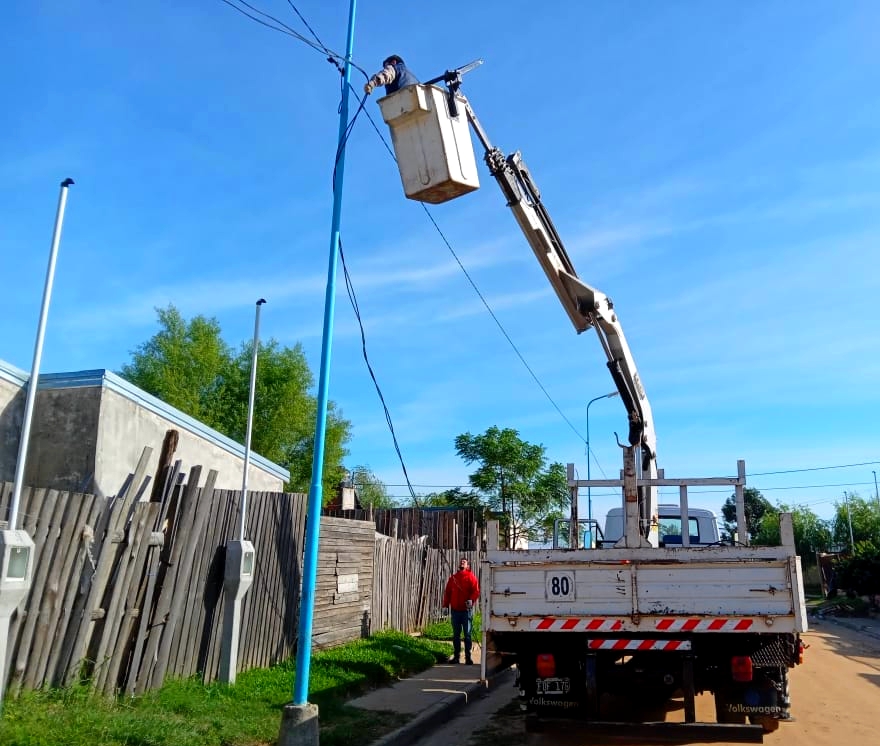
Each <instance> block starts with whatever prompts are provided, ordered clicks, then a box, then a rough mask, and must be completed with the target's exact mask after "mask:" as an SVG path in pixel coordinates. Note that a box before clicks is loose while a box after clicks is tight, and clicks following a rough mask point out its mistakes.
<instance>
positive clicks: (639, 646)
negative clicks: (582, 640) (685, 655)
mask: <svg viewBox="0 0 880 746" xmlns="http://www.w3.org/2000/svg"><path fill="white" fill-rule="evenodd" d="M587 647H589V649H590V650H690V649H691V642H690V640H588V641H587Z"/></svg>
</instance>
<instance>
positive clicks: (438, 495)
mask: <svg viewBox="0 0 880 746" xmlns="http://www.w3.org/2000/svg"><path fill="white" fill-rule="evenodd" d="M418 502H419V505H420V506H421V507H425V508H427V507H431V508H474V509H476V510H480V509H482V508H483V507H485V506H484V504H483V500H482V498H481V497H480V495H479V493H478V492H475V491H474V490H465V489H462V488H461V487H453V488H452V489H448V490H443V492H429V493H428V494H427V495H422V496H421V497H420V498H419V501H418Z"/></svg>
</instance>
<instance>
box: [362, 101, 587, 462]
mask: <svg viewBox="0 0 880 746" xmlns="http://www.w3.org/2000/svg"><path fill="white" fill-rule="evenodd" d="M366 114H367V119H369V120H370V124H372V125H373V129H374V130H375V131H376V133H377V134H378V135H379V138H380V139H381V140H382V143H383V144H384V145H385V149H386V150H387V151H388V152H389V153H390V155H391V158H392V159H393V160H394V162H395V163H397V157H396V156H395V155H394V151H393V150H392V149H391V147H390V146H389V145H388V143H387V141H386V140H385V137H384V136H383V135H382V133H381V131H380V130H379V128H378V127H377V126H376V123H375V122H374V121H373V118H372V117H371V116H370V112H369V111H367V112H366ZM419 204H420V205H421V206H422V209H423V210H424V211H425V214H426V215H427V216H428V220H430V221H431V224H432V225H433V226H434V229H435V230H436V231H437V233H438V235H439V236H440V238H441V239H442V241H443V243H444V244H445V245H446V248H447V249H448V250H449V253H450V254H452V258H453V259H454V260H455V262H456V264H458V266H459V268H460V269H461V271H462V273H463V274H464V276H465V277H466V278H467V281H468V282H469V283H470V285H471V287H472V288H473V290H474V292H475V293H476V294H477V297H478V298H479V299H480V301H482V303H483V305H484V306H485V307H486V310H487V311H488V312H489V315H490V316H491V317H492V320H493V321H494V322H495V324H496V325H497V326H498V329H499V330H500V331H501V334H502V335H503V336H504V338H505V339H506V340H507V342H508V344H509V345H510V346H511V348H512V349H513V351H514V353H516V356H517V357H518V358H519V359H520V362H521V363H522V364H523V366H525V369H526V370H527V371H528V372H529V375H531V377H532V379H533V380H534V381H535V383H536V384H538V388H540V389H541V391H542V392H543V394H544V396H546V397H547V400H548V401H549V402H550V404H552V405H553V408H554V409H555V410H556V411H557V412H558V413H559V415H560V417H562V419H563V420H564V421H565V422H566V424H567V425H568V426H569V427H570V428H571V429H572V431H573V432H574V434H575V435H577V436H578V438H580V439H581V440H582V441H584V443H586V438H585V437H584V436H583V435H581V433H580V432H579V431H578V429H577V428H576V427H575V426H574V425H573V424H572V422H571V420H569V419H568V417H566V416H565V413H564V412H563V411H562V409H561V408H560V407H559V405H558V404H557V403H556V401H555V400H554V399H553V397H552V396H550V392H548V391H547V389H546V387H545V386H544V384H543V383H542V382H541V380H540V379H539V378H538V375H537V374H536V373H535V371H534V370H532V367H531V366H530V365H529V363H528V362H527V361H526V359H525V357H524V356H523V354H522V352H520V350H519V348H518V347H517V345H516V343H515V342H514V341H513V339H512V338H511V337H510V335H509V334H508V333H507V330H506V329H505V328H504V325H503V324H502V323H501V321H500V319H499V318H498V316H496V314H495V312H494V311H493V310H492V307H491V306H490V305H489V302H488V301H487V300H486V298H485V296H484V295H483V293H482V292H481V291H480V289H479V287H478V286H477V283H476V282H475V281H474V279H473V278H472V277H471V275H470V273H469V272H468V271H467V269H465V266H464V264H462V262H461V259H459V257H458V254H456V252H455V249H453V248H452V244H451V243H450V242H449V239H448V238H447V237H446V234H444V233H443V231H442V229H441V228H440V226H439V225H438V224H437V221H436V220H434V216H433V215H432V214H431V211H430V210H428V207H427V205H425V203H424V202H419ZM600 468H601V467H600Z"/></svg>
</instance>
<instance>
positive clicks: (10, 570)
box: [0, 529, 34, 616]
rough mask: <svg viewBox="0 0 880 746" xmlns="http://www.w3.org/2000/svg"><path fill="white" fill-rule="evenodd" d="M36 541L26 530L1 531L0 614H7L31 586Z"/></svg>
mask: <svg viewBox="0 0 880 746" xmlns="http://www.w3.org/2000/svg"><path fill="white" fill-rule="evenodd" d="M33 574H34V542H33V541H32V540H31V538H30V536H28V535H27V533H26V532H25V531H12V530H10V529H3V530H2V531H0V615H3V614H6V615H7V616H8V615H10V614H11V613H12V611H13V610H14V609H15V607H16V606H18V604H19V602H20V601H21V599H23V598H24V597H25V596H26V595H27V592H28V591H29V590H30V587H31V579H32V577H33Z"/></svg>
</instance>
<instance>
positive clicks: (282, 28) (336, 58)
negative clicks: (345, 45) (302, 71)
mask: <svg viewBox="0 0 880 746" xmlns="http://www.w3.org/2000/svg"><path fill="white" fill-rule="evenodd" d="M220 2H222V3H225V4H226V5H228V6H229V7H230V8H233V9H234V10H237V11H238V12H239V13H241V14H242V15H243V16H247V17H248V18H250V19H251V20H252V21H255V22H256V23H259V24H260V25H261V26H265V27H266V28H269V29H272V30H273V31H278V32H279V33H282V34H286V35H287V36H291V37H293V38H294V39H297V40H298V41H301V42H302V43H303V44H305V45H306V46H309V47H311V48H312V49H314V50H315V51H316V52H320V53H321V54H322V55H327V59H328V61H329V62H331V63H332V64H333V65H335V66H336V68H337V69H340V66H339V64H338V63H339V62H343V63H344V62H345V56H344V55H341V54H339V53H338V52H334V51H333V50H332V49H329V48H328V47H326V46H325V45H324V44H323V43H322V42H321V41H320V40H318V43H317V44H316V43H315V42H312V41H310V40H309V39H307V38H306V37H305V36H303V35H302V34H301V33H299V32H298V31H296V30H295V29H293V28H291V27H290V26H288V25H287V24H286V23H284V21H282V20H280V19H278V18H276V17H275V16H273V15H271V14H270V13H266V12H265V11H262V10H260V9H259V8H257V7H255V6H253V5H251V4H250V3H248V2H247V1H246V0H237V2H239V3H241V4H242V5H244V6H245V7H246V8H250V10H252V11H253V12H254V13H257V14H258V15H259V16H262V17H263V18H268V19H269V20H270V21H272V22H273V23H274V24H277V25H273V23H268V22H266V21H264V20H262V19H261V18H259V17H258V16H256V15H252V14H251V13H248V12H247V11H246V10H244V9H243V8H241V7H239V6H238V5H236V4H235V3H234V2H232V0H220ZM291 7H293V4H292V3H291ZM294 10H296V8H294ZM296 12H297V15H300V14H299V11H296ZM300 17H301V18H302V16H301V15H300ZM303 22H304V23H305V20H304V19H303ZM306 26H307V27H308V29H309V31H312V28H311V26H309V25H308V23H306ZM312 34H313V35H315V32H314V31H312ZM315 38H316V39H317V36H315ZM349 64H350V65H351V66H352V67H353V68H355V69H356V70H358V71H360V72H361V73H363V74H364V75H365V76H366V77H369V74H368V73H367V71H366V70H364V69H363V68H362V67H360V66H359V65H356V64H355V63H354V62H353V61H352V62H350V63H349Z"/></svg>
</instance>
